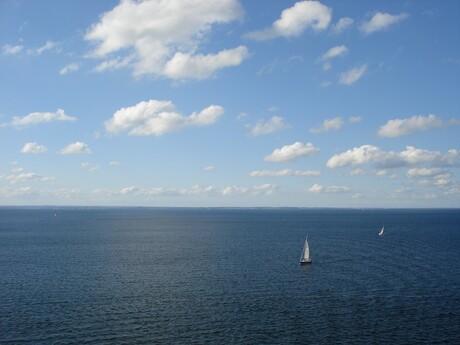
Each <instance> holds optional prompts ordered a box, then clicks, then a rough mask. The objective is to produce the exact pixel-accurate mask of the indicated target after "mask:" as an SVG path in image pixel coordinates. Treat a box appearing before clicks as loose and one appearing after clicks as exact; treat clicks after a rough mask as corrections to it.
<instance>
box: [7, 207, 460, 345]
mask: <svg viewBox="0 0 460 345" xmlns="http://www.w3.org/2000/svg"><path fill="white" fill-rule="evenodd" d="M382 225H385V229H386V233H385V236H383V237H379V236H378V235H377V234H378V232H379V230H380V228H381V227H382ZM306 235H308V239H309V243H310V250H311V255H312V258H313V264H312V265H311V266H299V264H298V259H299V256H300V253H301V250H302V246H303V242H304V240H305V236H306ZM459 261H460V211H459V210H335V209H314V210H309V209H305V210H304V209H254V210H238V209H143V208H140V209H136V208H121V209H115V208H112V209H95V208H91V209H70V208H59V209H51V208H42V209H24V208H18V209H15V208H0V343H2V344H104V343H105V344H155V343H167V344H193V343H196V344H204V343H212V344H296V343H299V344H300V343H304V344H305V343H311V344H318V343H319V344H321V343H322V344H334V343H340V344H343V343H350V344H356V343H363V344H368V343H376V344H381V343H388V344H408V343H427V344H435V343H451V344H459V343H460V265H459Z"/></svg>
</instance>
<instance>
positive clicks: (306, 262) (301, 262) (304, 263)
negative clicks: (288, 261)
mask: <svg viewBox="0 0 460 345" xmlns="http://www.w3.org/2000/svg"><path fill="white" fill-rule="evenodd" d="M300 264H301V265H308V264H311V260H308V261H307V260H303V261H300Z"/></svg>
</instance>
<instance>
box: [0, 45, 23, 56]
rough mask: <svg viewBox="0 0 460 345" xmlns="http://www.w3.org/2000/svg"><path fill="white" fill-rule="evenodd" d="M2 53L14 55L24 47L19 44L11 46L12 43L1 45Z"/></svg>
mask: <svg viewBox="0 0 460 345" xmlns="http://www.w3.org/2000/svg"><path fill="white" fill-rule="evenodd" d="M2 49H3V54H4V55H16V54H18V53H20V52H21V51H22V49H24V46H21V45H15V46H12V45H9V44H5V45H4V46H3V47H2Z"/></svg>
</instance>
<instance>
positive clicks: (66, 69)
mask: <svg viewBox="0 0 460 345" xmlns="http://www.w3.org/2000/svg"><path fill="white" fill-rule="evenodd" d="M78 69H79V66H78V64H76V63H70V64H68V65H66V66H64V67H62V68H61V70H60V71H59V74H60V75H66V74H67V73H71V72H76V71H78Z"/></svg>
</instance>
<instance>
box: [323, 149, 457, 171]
mask: <svg viewBox="0 0 460 345" xmlns="http://www.w3.org/2000/svg"><path fill="white" fill-rule="evenodd" d="M367 163H371V164H374V165H375V166H376V167H378V168H380V169H386V168H397V167H402V166H410V165H417V164H425V163H427V164H431V165H433V166H456V165H458V164H460V152H459V151H457V150H449V151H448V152H447V153H445V154H442V153H441V152H439V151H429V150H425V149H418V148H415V147H413V146H407V147H406V150H404V151H401V152H395V151H384V150H382V149H380V148H379V147H377V146H373V145H363V146H361V147H355V148H353V149H350V150H347V151H346V152H343V153H340V154H336V155H334V156H332V157H331V158H329V160H328V161H327V164H326V165H327V167H328V168H340V167H347V166H353V167H355V166H358V165H363V164H367Z"/></svg>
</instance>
